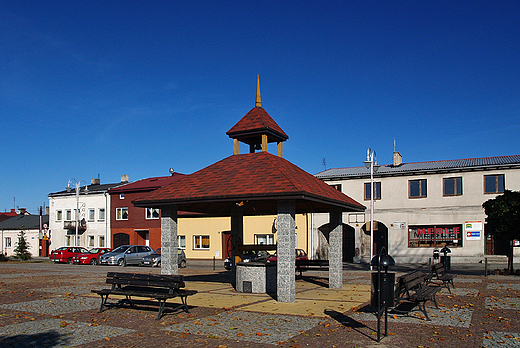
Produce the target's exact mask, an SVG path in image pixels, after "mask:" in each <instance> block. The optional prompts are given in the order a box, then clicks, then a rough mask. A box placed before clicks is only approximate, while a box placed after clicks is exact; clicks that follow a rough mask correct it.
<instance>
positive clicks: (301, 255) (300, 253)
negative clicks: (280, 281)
mask: <svg viewBox="0 0 520 348" xmlns="http://www.w3.org/2000/svg"><path fill="white" fill-rule="evenodd" d="M294 252H295V256H296V260H308V259H309V258H308V257H307V253H306V252H305V250H303V249H294ZM276 261H278V256H277V255H276V253H274V255H273V256H271V257H270V258H268V259H267V262H276Z"/></svg>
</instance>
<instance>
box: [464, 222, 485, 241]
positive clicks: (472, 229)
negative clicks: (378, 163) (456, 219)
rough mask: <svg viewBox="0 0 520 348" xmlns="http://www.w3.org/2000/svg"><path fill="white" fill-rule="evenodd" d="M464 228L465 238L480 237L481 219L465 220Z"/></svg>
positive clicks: (473, 238) (475, 238) (476, 238)
mask: <svg viewBox="0 0 520 348" xmlns="http://www.w3.org/2000/svg"><path fill="white" fill-rule="evenodd" d="M464 228H465V230H466V240H481V239H482V221H466V222H465V223H464Z"/></svg>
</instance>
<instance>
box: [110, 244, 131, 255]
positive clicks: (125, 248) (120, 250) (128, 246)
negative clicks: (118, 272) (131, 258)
mask: <svg viewBox="0 0 520 348" xmlns="http://www.w3.org/2000/svg"><path fill="white" fill-rule="evenodd" d="M128 248H130V245H121V246H120V247H118V248H116V249H114V251H112V252H113V253H114V254H117V253H122V252H125V251H126V250H127V249H128Z"/></svg>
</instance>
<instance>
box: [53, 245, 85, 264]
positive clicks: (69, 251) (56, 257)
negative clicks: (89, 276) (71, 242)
mask: <svg viewBox="0 0 520 348" xmlns="http://www.w3.org/2000/svg"><path fill="white" fill-rule="evenodd" d="M87 252H88V250H87V249H85V248H83V247H61V248H58V249H56V250H53V251H51V254H50V255H49V259H50V260H51V261H52V262H66V263H72V258H73V257H74V256H76V255H78V254H83V253H87Z"/></svg>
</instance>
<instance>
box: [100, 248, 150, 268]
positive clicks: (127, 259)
mask: <svg viewBox="0 0 520 348" xmlns="http://www.w3.org/2000/svg"><path fill="white" fill-rule="evenodd" d="M150 254H153V249H152V248H150V247H149V246H146V245H121V246H120V247H117V248H116V249H114V250H112V251H110V252H108V253H106V254H103V255H101V257H100V258H99V264H100V265H118V266H128V265H138V264H139V263H140V262H141V260H142V259H143V257H145V256H147V255H150Z"/></svg>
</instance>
